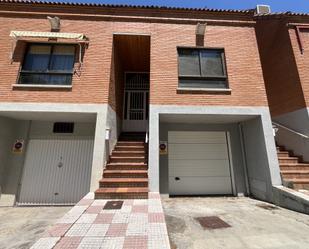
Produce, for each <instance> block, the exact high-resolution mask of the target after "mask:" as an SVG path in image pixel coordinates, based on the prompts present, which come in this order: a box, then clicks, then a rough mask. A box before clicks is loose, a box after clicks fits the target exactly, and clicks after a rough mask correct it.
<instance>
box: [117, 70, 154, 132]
mask: <svg viewBox="0 0 309 249" xmlns="http://www.w3.org/2000/svg"><path fill="white" fill-rule="evenodd" d="M129 73H135V74H148V75H149V88H148V89H147V90H128V92H144V93H147V92H148V103H147V101H146V98H144V101H145V103H144V105H145V106H144V115H145V114H146V110H147V105H148V118H147V119H144V120H136V121H137V122H138V121H141V122H145V123H146V124H145V126H146V127H145V132H147V130H148V126H149V97H150V94H149V93H150V72H145V71H125V72H124V86H123V113H122V130H124V129H123V128H124V125H123V123H124V122H125V121H128V120H129V119H128V114H129V113H127V119H126V120H125V119H124V115H125V112H126V106H127V104H128V103H125V102H126V82H127V74H129ZM127 101H128V102H130V98H128V100H127ZM128 110H129V108H128V107H127V111H128Z"/></svg>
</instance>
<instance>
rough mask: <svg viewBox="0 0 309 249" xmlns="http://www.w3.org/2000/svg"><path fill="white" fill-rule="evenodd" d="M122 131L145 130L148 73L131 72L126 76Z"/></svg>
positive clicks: (146, 121) (146, 123) (146, 122)
mask: <svg viewBox="0 0 309 249" xmlns="http://www.w3.org/2000/svg"><path fill="white" fill-rule="evenodd" d="M126 79H127V80H126V85H125V100H124V102H125V108H124V120H123V130H124V131H145V130H146V128H147V125H148V102H149V101H148V99H149V90H148V89H149V75H148V74H138V73H131V74H127V76H126Z"/></svg>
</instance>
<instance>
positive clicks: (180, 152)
mask: <svg viewBox="0 0 309 249" xmlns="http://www.w3.org/2000/svg"><path fill="white" fill-rule="evenodd" d="M168 156H169V158H170V159H188V160H190V159H192V160H194V159H207V160H210V159H228V154H227V146H226V144H169V155H168Z"/></svg>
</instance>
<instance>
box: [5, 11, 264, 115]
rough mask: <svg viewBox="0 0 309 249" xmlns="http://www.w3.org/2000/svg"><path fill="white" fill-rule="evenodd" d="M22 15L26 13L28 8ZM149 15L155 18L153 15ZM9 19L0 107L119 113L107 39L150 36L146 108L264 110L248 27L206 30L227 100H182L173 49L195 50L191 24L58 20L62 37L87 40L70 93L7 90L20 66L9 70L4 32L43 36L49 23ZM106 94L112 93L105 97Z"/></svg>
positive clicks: (208, 97)
mask: <svg viewBox="0 0 309 249" xmlns="http://www.w3.org/2000/svg"><path fill="white" fill-rule="evenodd" d="M71 9H72V8H67V11H68V12H70V11H71ZM27 10H30V8H29V6H27ZM45 10H46V9H45ZM49 10H50V9H49ZM37 11H38V10H37ZM72 11H73V9H72ZM74 11H75V12H76V11H77V10H76V9H74ZM53 12H55V11H54V10H53ZM155 14H156V15H157V16H159V15H160V13H159V12H158V11H156V13H155ZM137 15H142V13H138V14H137ZM199 15H200V13H199ZM212 15H214V14H212ZM220 15H221V17H220ZM220 15H218V16H217V19H218V18H222V19H229V18H230V17H228V15H225V16H223V17H222V14H220ZM12 16H13V15H6V16H1V14H0V21H1V22H2V23H5V24H6V25H1V26H0V35H1V37H3V38H4V39H0V74H1V80H0V101H2V102H7V101H16V102H66V103H110V104H111V105H112V106H113V108H114V109H118V110H119V108H120V107H116V101H115V99H114V98H115V96H116V95H117V94H116V90H115V89H114V86H112V85H110V82H115V79H116V78H115V77H114V76H112V75H111V67H112V33H113V32H124V33H144V34H145V33H146V34H150V35H151V66H150V67H151V68H150V80H151V87H150V103H151V104H176V105H183V104H184V105H226V106H267V105H268V104H267V98H266V93H265V86H264V81H263V75H262V69H261V63H260V58H259V54H258V48H257V42H256V37H255V32H254V27H249V26H248V27H245V26H235V25H229V26H228V25H225V26H223V25H220V26H214V25H208V26H207V30H206V37H205V46H209V47H223V48H225V52H226V60H227V71H228V80H229V85H230V88H231V89H232V92H231V94H210V93H194V94H183V93H179V92H177V91H176V88H177V85H178V73H177V71H178V68H177V51H176V46H194V45H195V24H189V23H187V24H176V23H166V22H158V23H155V22H141V21H135V22H133V21H131V22H129V21H126V22H125V21H116V20H112V19H111V20H99V19H95V18H84V17H80V16H79V17H75V18H73V17H70V19H69V18H65V17H64V16H63V17H62V22H61V24H62V28H61V31H62V32H77V33H84V34H86V35H87V37H89V39H90V44H89V48H88V49H87V50H86V53H85V57H84V66H83V71H82V74H81V76H77V75H75V76H74V79H73V88H72V90H71V91H67V90H66V91H60V90H54V91H48V90H13V89H12V84H14V83H15V82H16V78H17V74H18V70H19V66H20V62H19V61H15V62H14V63H13V64H10V60H9V54H10V51H11V42H10V39H9V33H10V31H11V30H30V31H31V30H33V31H49V23H48V21H47V20H46V15H45V14H44V15H42V16H40V17H38V16H32V15H23V16H20V17H18V16H16V15H15V14H14V16H15V17H12ZM210 16H211V15H210ZM231 16H233V15H231ZM239 19H248V17H246V18H245V17H240V18H239ZM109 91H112V92H114V93H112V94H109ZM118 102H120V100H118Z"/></svg>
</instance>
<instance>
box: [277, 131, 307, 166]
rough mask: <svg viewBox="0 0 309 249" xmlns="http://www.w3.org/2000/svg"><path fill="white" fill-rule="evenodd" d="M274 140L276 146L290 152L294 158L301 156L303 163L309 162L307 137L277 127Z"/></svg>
mask: <svg viewBox="0 0 309 249" xmlns="http://www.w3.org/2000/svg"><path fill="white" fill-rule="evenodd" d="M275 139H276V142H277V143H278V145H281V146H284V147H285V149H287V150H292V151H293V154H294V155H295V156H301V157H302V158H303V160H304V161H305V162H309V153H308V152H309V136H304V135H302V134H299V133H295V132H294V131H291V130H289V129H286V128H283V127H280V126H278V131H277V132H276V136H275Z"/></svg>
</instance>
